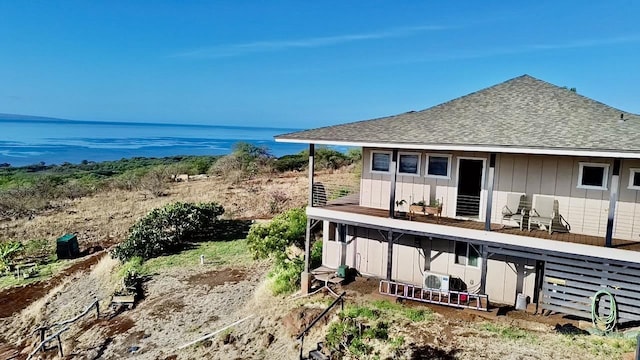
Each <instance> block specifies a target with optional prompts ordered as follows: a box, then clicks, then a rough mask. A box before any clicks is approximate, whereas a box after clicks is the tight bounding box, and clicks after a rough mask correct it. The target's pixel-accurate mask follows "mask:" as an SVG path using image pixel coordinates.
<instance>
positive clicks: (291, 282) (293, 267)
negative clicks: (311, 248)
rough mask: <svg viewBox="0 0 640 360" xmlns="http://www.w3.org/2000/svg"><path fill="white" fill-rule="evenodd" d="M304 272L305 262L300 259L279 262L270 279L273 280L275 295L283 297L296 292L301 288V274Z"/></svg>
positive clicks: (272, 288)
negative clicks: (282, 295)
mask: <svg viewBox="0 0 640 360" xmlns="http://www.w3.org/2000/svg"><path fill="white" fill-rule="evenodd" d="M303 270H304V261H303V260H302V258H299V257H298V258H294V259H291V260H283V261H280V262H277V263H276V264H275V265H274V268H273V270H271V272H270V273H269V277H271V278H272V279H273V283H272V284H271V291H272V292H273V294H274V295H281V294H288V293H292V292H293V291H295V290H296V289H297V288H298V287H299V286H300V274H301V273H302V271H303Z"/></svg>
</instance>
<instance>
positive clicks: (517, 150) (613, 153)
mask: <svg viewBox="0 0 640 360" xmlns="http://www.w3.org/2000/svg"><path fill="white" fill-rule="evenodd" d="M275 140H276V142H282V143H296V144H318V145H335V146H356V147H372V148H384V149H408V150H428V151H431V150H435V151H477V152H494V153H505V154H534V155H567V156H589V157H606V158H622V159H640V152H625V151H619V150H577V149H553V148H524V147H511V146H495V145H433V144H402V143H376V142H367V141H332V140H313V139H286V138H278V137H276V138H275Z"/></svg>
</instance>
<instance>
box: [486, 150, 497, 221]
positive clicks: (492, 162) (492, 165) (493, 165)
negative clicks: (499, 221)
mask: <svg viewBox="0 0 640 360" xmlns="http://www.w3.org/2000/svg"><path fill="white" fill-rule="evenodd" d="M495 175H496V154H495V153H492V154H491V156H490V158H489V176H488V178H487V208H486V209H485V218H484V230H485V231H491V207H492V205H493V183H494V180H495Z"/></svg>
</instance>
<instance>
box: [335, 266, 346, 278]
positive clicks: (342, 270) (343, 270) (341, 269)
mask: <svg viewBox="0 0 640 360" xmlns="http://www.w3.org/2000/svg"><path fill="white" fill-rule="evenodd" d="M347 269H349V267H348V266H347V265H340V266H338V270H337V271H336V275H338V277H341V278H343V279H344V278H346V277H347Z"/></svg>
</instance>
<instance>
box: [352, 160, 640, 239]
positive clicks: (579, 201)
mask: <svg viewBox="0 0 640 360" xmlns="http://www.w3.org/2000/svg"><path fill="white" fill-rule="evenodd" d="M372 151H385V150H382V149H380V150H378V149H371V148H365V149H364V151H363V171H362V179H361V183H360V205H361V206H365V207H372V208H380V209H388V208H389V194H390V181H391V176H392V174H390V173H389V174H379V173H372V172H371V171H370V166H371V153H372ZM408 152H411V151H408ZM413 152H416V153H419V154H421V158H420V161H421V165H420V176H410V175H401V174H398V175H397V178H396V200H402V199H404V200H405V201H406V202H407V204H405V205H402V206H399V207H398V208H397V209H398V210H400V211H408V206H409V204H411V203H412V202H418V201H420V200H423V199H424V200H425V201H433V200H435V199H438V200H440V201H441V202H442V203H443V211H442V216H446V217H452V218H453V217H456V214H455V206H456V197H457V187H456V185H457V179H456V177H457V170H458V169H457V165H458V158H460V157H472V158H482V159H487V164H485V170H484V172H485V183H484V184H483V186H482V194H481V204H480V217H479V218H478V219H477V220H478V221H484V212H485V204H486V199H487V187H488V186H487V181H488V179H487V176H486V174H487V168H486V167H488V159H489V154H487V153H475V152H474V153H467V152H449V153H447V152H437V153H438V154H448V155H451V156H452V157H451V163H452V164H451V174H450V175H451V176H450V179H435V178H429V177H425V176H424V174H425V164H426V154H428V153H430V152H429V151H428V150H424V151H413ZM580 162H592V163H604V164H608V165H609V173H608V177H609V179H608V187H607V190H591V189H589V190H587V189H581V188H578V173H579V167H580V165H579V164H580ZM631 168H640V160H630V159H623V160H622V163H621V170H620V186H619V199H618V201H617V203H616V213H615V219H614V234H613V235H614V238H617V239H623V240H635V241H640V194H638V193H640V190H632V189H628V183H629V175H630V169H631ZM612 170H613V160H612V159H603V158H588V157H568V156H551V155H524V154H497V157H496V168H495V180H494V191H493V202H492V209H491V221H492V222H493V223H500V221H501V214H502V208H503V207H504V206H505V205H506V203H507V194H508V193H510V192H515V193H523V194H526V195H527V199H528V201H529V202H530V203H531V202H532V201H533V196H534V195H544V196H552V197H554V198H555V200H557V202H558V209H557V210H558V213H559V214H560V215H561V216H562V217H563V218H564V220H566V222H567V223H568V224H569V225H570V227H571V230H570V232H571V233H575V234H584V235H591V236H602V237H604V236H605V233H606V229H607V216H608V211H609V195H610V192H609V189H610V188H611V181H612V174H611V173H612ZM533 205H535V204H533ZM530 206H531V204H530ZM513 225H515V224H513Z"/></svg>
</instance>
